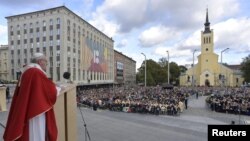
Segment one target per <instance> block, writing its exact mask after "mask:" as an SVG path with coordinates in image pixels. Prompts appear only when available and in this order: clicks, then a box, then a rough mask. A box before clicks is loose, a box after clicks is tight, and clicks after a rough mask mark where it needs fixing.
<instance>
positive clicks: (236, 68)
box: [227, 65, 241, 70]
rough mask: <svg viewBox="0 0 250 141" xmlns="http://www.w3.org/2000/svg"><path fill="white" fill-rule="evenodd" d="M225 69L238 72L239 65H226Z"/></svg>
mask: <svg viewBox="0 0 250 141" xmlns="http://www.w3.org/2000/svg"><path fill="white" fill-rule="evenodd" d="M227 67H228V68H230V69H232V70H240V69H241V65H227Z"/></svg>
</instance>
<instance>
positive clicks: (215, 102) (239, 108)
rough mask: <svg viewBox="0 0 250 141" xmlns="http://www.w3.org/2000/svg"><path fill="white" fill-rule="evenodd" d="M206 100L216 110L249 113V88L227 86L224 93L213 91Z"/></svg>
mask: <svg viewBox="0 0 250 141" xmlns="http://www.w3.org/2000/svg"><path fill="white" fill-rule="evenodd" d="M206 101H207V103H208V105H209V107H210V108H211V110H214V111H216V112H224V113H232V114H244V115H250V88H227V91H226V92H225V93H214V94H212V95H211V96H210V97H208V98H207V100H206Z"/></svg>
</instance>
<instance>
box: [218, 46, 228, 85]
mask: <svg viewBox="0 0 250 141" xmlns="http://www.w3.org/2000/svg"><path fill="white" fill-rule="evenodd" d="M228 49H229V48H226V49H223V50H222V51H221V52H220V57H221V58H220V63H221V66H220V74H221V75H220V76H221V77H220V79H221V86H222V81H223V80H222V79H223V78H224V77H223V76H222V53H223V52H225V51H226V50H228Z"/></svg>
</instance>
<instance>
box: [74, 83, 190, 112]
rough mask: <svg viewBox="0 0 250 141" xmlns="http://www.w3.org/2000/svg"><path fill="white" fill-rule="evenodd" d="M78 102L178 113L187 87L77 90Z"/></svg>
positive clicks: (116, 107)
mask: <svg viewBox="0 0 250 141" xmlns="http://www.w3.org/2000/svg"><path fill="white" fill-rule="evenodd" d="M77 95H78V96H77V98H78V102H80V103H82V104H84V105H88V106H90V107H98V108H100V109H109V110H111V111H123V112H130V113H144V114H146V113H148V114H155V115H159V114H167V115H178V114H180V113H181V112H182V111H183V109H184V104H183V103H184V100H185V97H187V96H188V95H190V90H189V89H180V88H175V89H172V90H169V89H162V88H161V87H147V88H145V87H139V86H138V87H133V88H129V89H125V88H124V87H115V88H98V89H84V90H79V91H78V94H77Z"/></svg>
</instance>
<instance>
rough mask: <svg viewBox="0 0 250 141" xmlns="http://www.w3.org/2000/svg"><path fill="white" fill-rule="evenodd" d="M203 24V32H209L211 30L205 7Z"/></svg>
mask: <svg viewBox="0 0 250 141" xmlns="http://www.w3.org/2000/svg"><path fill="white" fill-rule="evenodd" d="M204 25H205V31H204V33H210V32H211V30H210V22H209V19H208V8H207V13H206V22H205V23H204Z"/></svg>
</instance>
